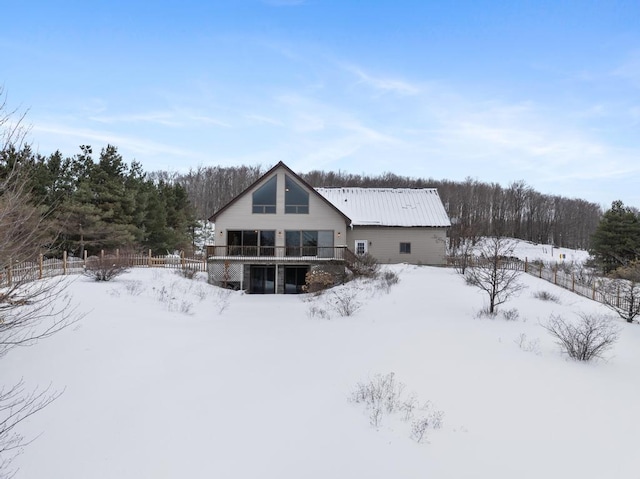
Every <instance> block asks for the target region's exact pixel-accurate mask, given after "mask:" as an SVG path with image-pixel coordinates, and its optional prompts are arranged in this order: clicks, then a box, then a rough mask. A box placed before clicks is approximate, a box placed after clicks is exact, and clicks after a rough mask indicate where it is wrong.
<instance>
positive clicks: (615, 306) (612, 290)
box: [602, 261, 640, 323]
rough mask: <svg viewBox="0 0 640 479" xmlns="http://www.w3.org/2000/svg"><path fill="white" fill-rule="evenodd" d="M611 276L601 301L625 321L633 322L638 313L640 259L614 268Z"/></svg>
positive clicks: (639, 312) (639, 307)
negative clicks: (607, 291) (606, 292)
mask: <svg viewBox="0 0 640 479" xmlns="http://www.w3.org/2000/svg"><path fill="white" fill-rule="evenodd" d="M611 276H612V278H613V281H612V282H611V283H610V284H609V287H608V288H607V289H608V290H609V294H605V295H603V296H602V302H603V303H604V304H605V305H606V306H607V307H608V308H609V309H611V310H613V311H615V312H616V314H617V315H618V316H620V317H621V318H622V319H624V320H625V321H626V322H627V323H633V321H634V320H635V319H636V317H637V316H638V315H640V261H632V262H631V263H629V264H628V265H627V266H622V267H620V268H618V269H616V270H615V271H614V272H613V273H612V275H611Z"/></svg>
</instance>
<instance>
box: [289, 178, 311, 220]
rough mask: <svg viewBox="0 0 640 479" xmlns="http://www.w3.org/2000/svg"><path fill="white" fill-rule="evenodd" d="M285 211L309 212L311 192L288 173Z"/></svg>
mask: <svg viewBox="0 0 640 479" xmlns="http://www.w3.org/2000/svg"><path fill="white" fill-rule="evenodd" d="M284 212H285V213H292V214H309V193H308V192H307V191H306V190H305V189H304V188H302V187H301V186H300V185H298V183H296V182H295V181H293V180H292V179H291V178H289V176H288V175H285V177H284Z"/></svg>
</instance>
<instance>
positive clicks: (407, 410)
mask: <svg viewBox="0 0 640 479" xmlns="http://www.w3.org/2000/svg"><path fill="white" fill-rule="evenodd" d="M417 408H418V399H417V398H416V395H415V394H414V393H411V394H410V395H409V396H408V397H406V398H404V399H403V400H402V401H400V411H401V412H402V419H404V420H405V421H409V420H410V419H411V418H412V417H413V411H415V410H416V409H417Z"/></svg>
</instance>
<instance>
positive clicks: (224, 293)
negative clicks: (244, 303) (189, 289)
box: [214, 288, 231, 314]
mask: <svg viewBox="0 0 640 479" xmlns="http://www.w3.org/2000/svg"><path fill="white" fill-rule="evenodd" d="M230 297H231V291H229V290H228V289H224V288H219V289H218V291H217V292H216V294H215V297H214V302H215V305H216V309H217V310H218V314H222V313H224V312H225V310H226V309H227V308H228V307H229V298H230Z"/></svg>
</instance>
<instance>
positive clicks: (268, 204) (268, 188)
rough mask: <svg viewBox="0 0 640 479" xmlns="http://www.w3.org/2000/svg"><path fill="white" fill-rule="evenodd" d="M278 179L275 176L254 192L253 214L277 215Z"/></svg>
mask: <svg viewBox="0 0 640 479" xmlns="http://www.w3.org/2000/svg"><path fill="white" fill-rule="evenodd" d="M277 187H278V183H277V177H276V176H273V177H271V178H270V179H269V180H267V182H266V183H265V184H263V185H262V186H261V187H260V188H258V189H257V190H256V191H254V192H253V212H254V213H259V214H265V213H266V214H275V212H276V190H277Z"/></svg>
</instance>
